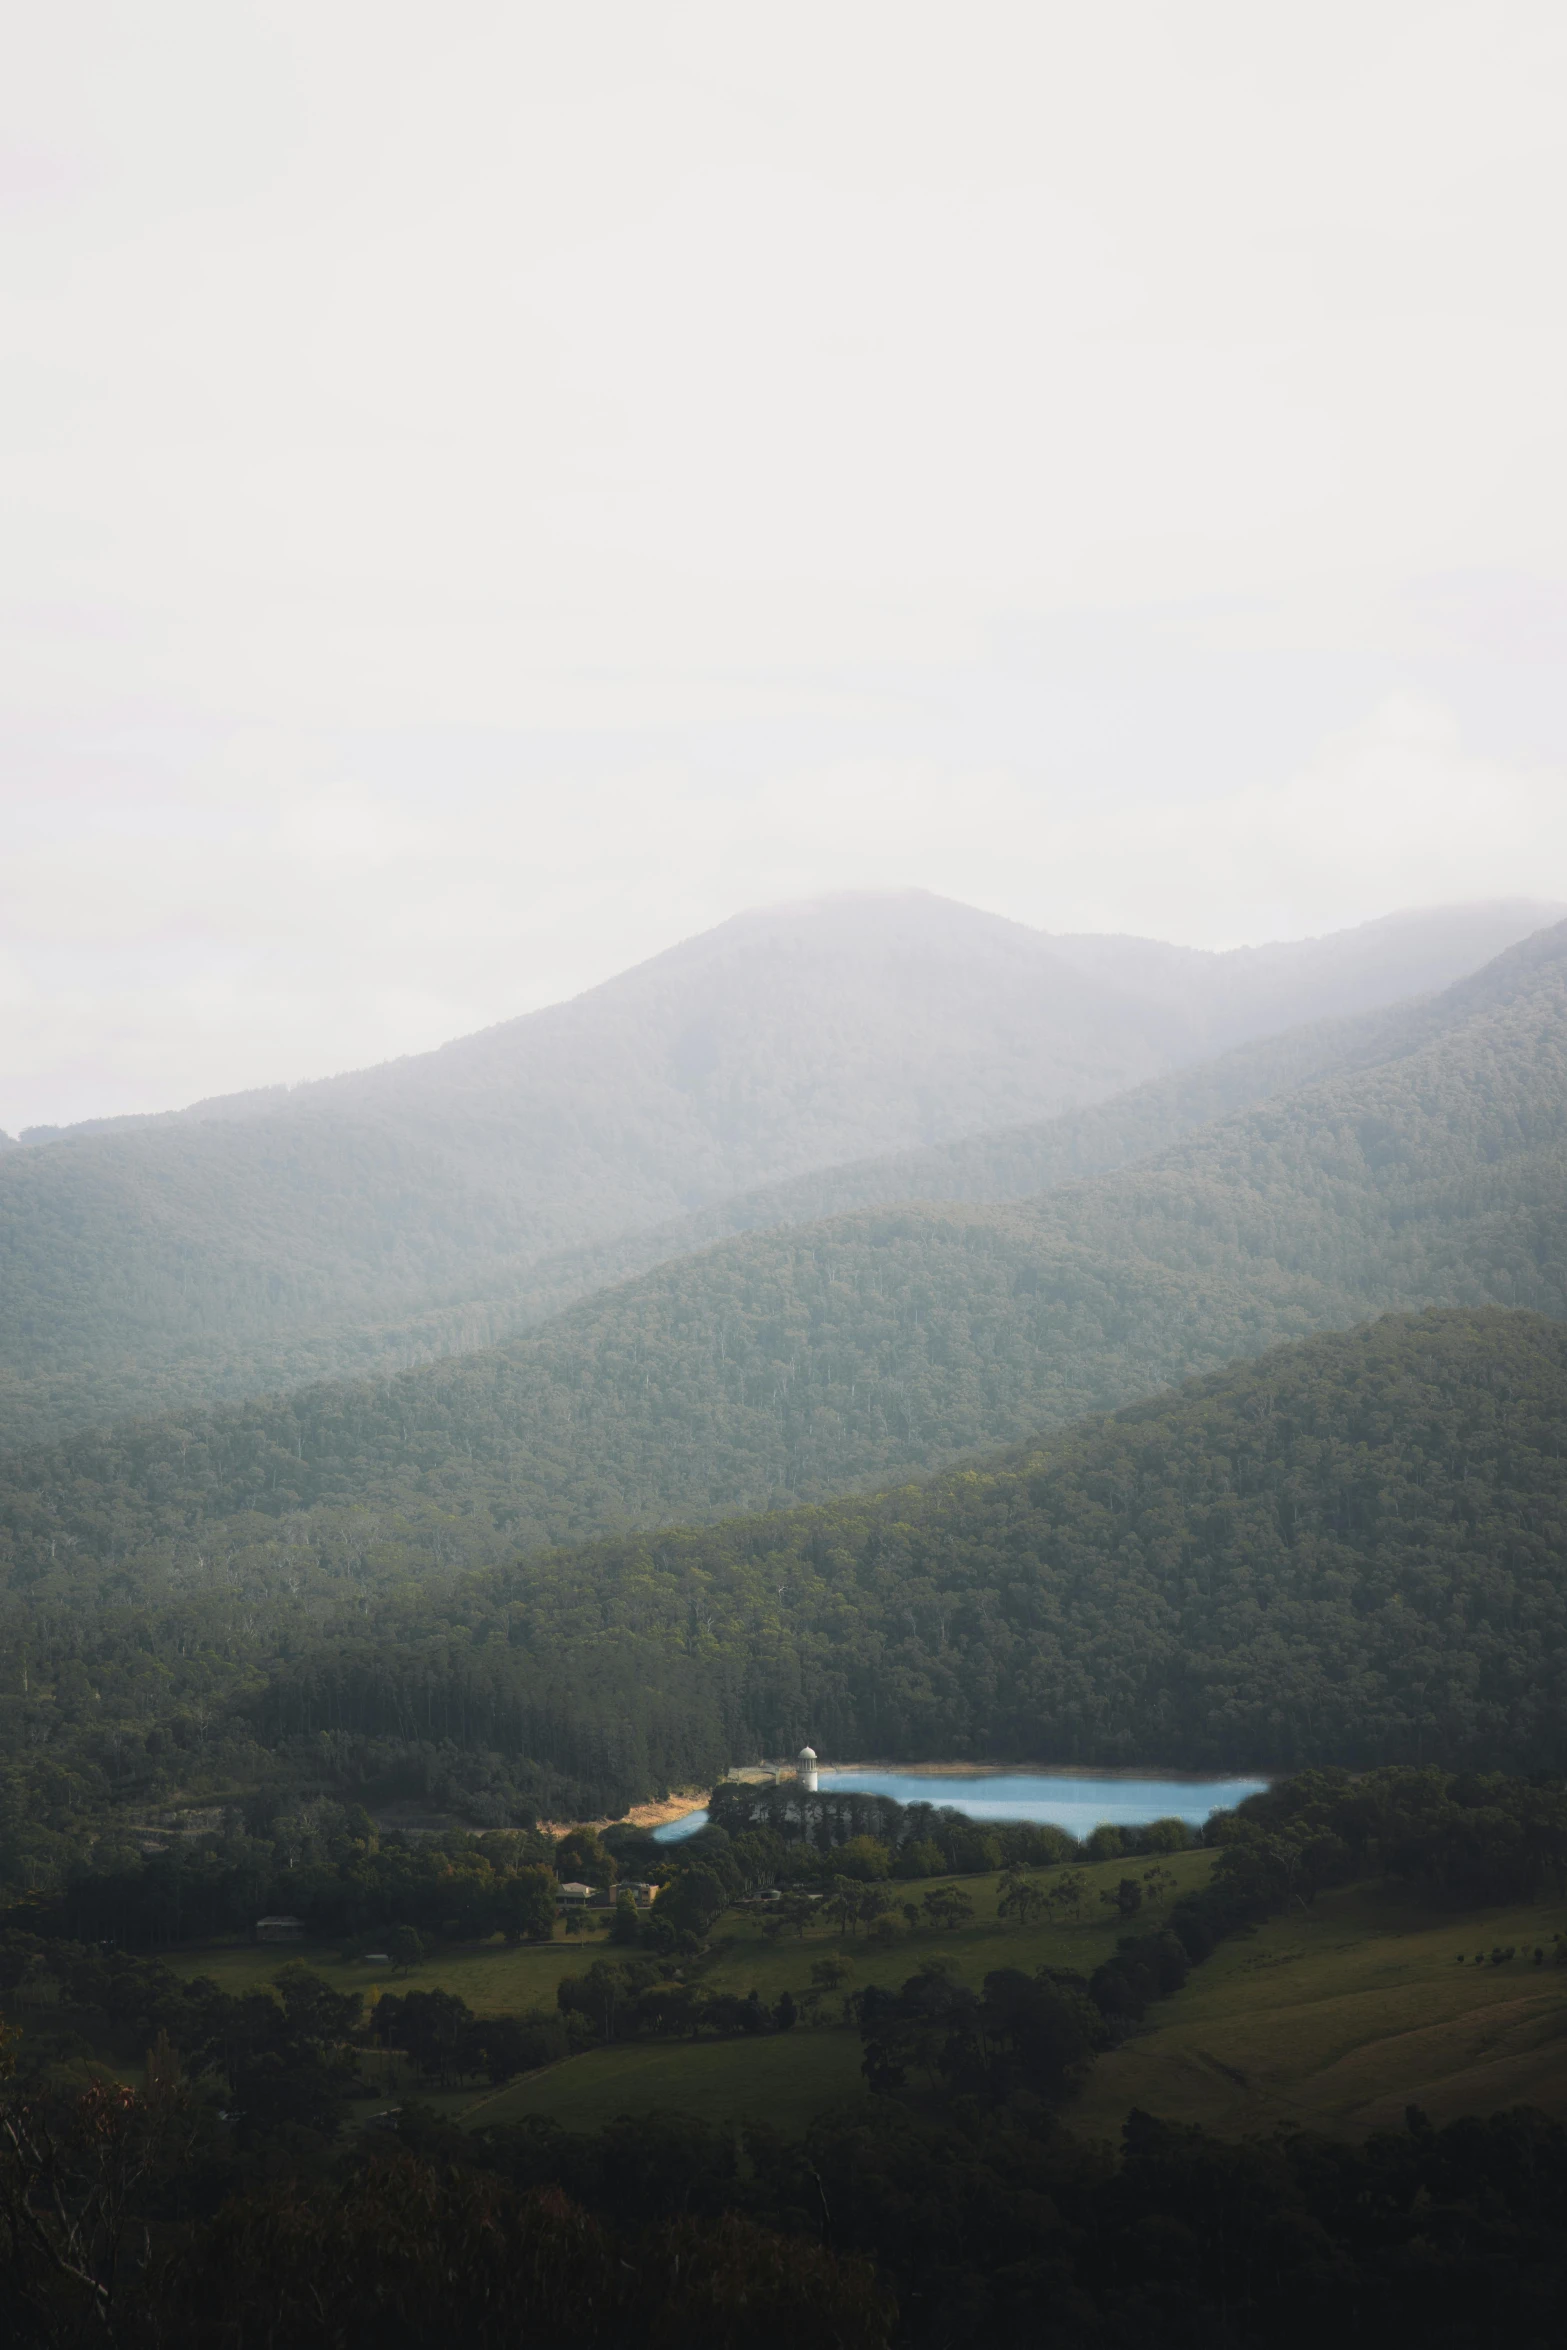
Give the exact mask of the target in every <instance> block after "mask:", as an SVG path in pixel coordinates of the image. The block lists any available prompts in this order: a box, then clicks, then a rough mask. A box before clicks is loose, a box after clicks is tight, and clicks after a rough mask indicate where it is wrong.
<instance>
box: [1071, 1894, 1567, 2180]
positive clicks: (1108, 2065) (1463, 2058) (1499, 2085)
mask: <svg viewBox="0 0 1567 2350" xmlns="http://www.w3.org/2000/svg"><path fill="white" fill-rule="evenodd" d="M1564 1927H1567V1904H1563V1903H1562V1902H1550V1903H1544V1904H1539V1903H1536V1904H1532V1905H1523V1906H1520V1907H1516V1908H1508V1909H1496V1910H1482V1911H1471V1912H1468V1913H1465V1914H1463V1915H1461V1916H1455V1915H1454V1913H1453V1912H1452V1911H1450V1910H1449V1911H1445V1912H1444V1911H1441V1910H1438V1909H1436V1908H1434V1907H1433V1906H1432V1905H1431V1904H1429V1903H1428V1902H1424V1901H1421V1900H1418V1899H1416V1898H1415V1897H1414V1896H1413V1895H1410V1894H1406V1893H1403V1892H1400V1891H1398V1890H1396V1889H1390V1888H1388V1887H1386V1886H1384V1885H1382V1884H1381V1883H1380V1882H1377V1883H1367V1884H1360V1885H1353V1886H1347V1887H1345V1888H1343V1889H1342V1890H1341V1891H1339V1892H1336V1893H1331V1894H1324V1895H1323V1896H1322V1897H1321V1898H1320V1899H1319V1901H1318V1902H1317V1904H1316V1907H1315V1909H1313V1910H1310V1911H1307V1910H1298V1911H1296V1912H1295V1914H1294V1915H1293V1916H1291V1917H1288V1918H1279V1919H1276V1920H1275V1921H1274V1922H1273V1923H1271V1924H1270V1925H1267V1926H1264V1927H1261V1928H1259V1929H1258V1931H1257V1933H1256V1934H1255V1935H1252V1936H1249V1937H1245V1938H1243V1939H1240V1940H1237V1941H1234V1942H1226V1943H1223V1944H1221V1945H1220V1947H1219V1948H1218V1949H1217V1950H1216V1951H1215V1952H1214V1954H1213V1956H1212V1957H1211V1958H1210V1959H1209V1960H1208V1961H1207V1963H1206V1964H1205V1965H1203V1966H1201V1967H1197V1968H1195V1969H1194V1970H1193V1972H1192V1976H1191V1979H1190V1981H1189V1982H1188V1983H1187V1985H1186V1987H1185V1989H1184V1990H1182V1991H1180V1992H1177V1993H1176V1994H1175V1996H1174V1997H1173V1998H1171V1999H1167V2000H1165V2001H1163V2002H1162V2003H1161V2004H1160V2005H1159V2006H1157V2007H1155V2008H1152V2009H1150V2011H1149V2015H1148V2026H1149V2029H1148V2030H1147V2031H1146V2032H1145V2033H1143V2034H1142V2035H1141V2036H1139V2037H1138V2038H1136V2039H1133V2040H1131V2041H1129V2042H1127V2043H1126V2044H1125V2045H1124V2046H1123V2047H1121V2048H1119V2049H1117V2050H1115V2051H1114V2052H1113V2053H1112V2054H1110V2055H1108V2056H1104V2057H1101V2058H1100V2060H1099V2062H1098V2064H1097V2065H1096V2066H1095V2068H1094V2075H1093V2079H1092V2081H1091V2083H1090V2085H1089V2087H1088V2089H1087V2091H1086V2093H1085V2095H1084V2096H1083V2098H1082V2100H1081V2102H1080V2103H1079V2104H1078V2105H1077V2106H1076V2107H1075V2108H1074V2110H1073V2115H1072V2126H1073V2127H1074V2128H1075V2129H1081V2130H1084V2131H1086V2132H1088V2133H1090V2134H1092V2135H1094V2136H1100V2137H1111V2136H1114V2135H1115V2134H1116V2133H1117V2132H1118V2131H1119V2129H1120V2126H1121V2124H1122V2122H1123V2121H1124V2120H1125V2118H1126V2116H1127V2114H1128V2113H1129V2112H1130V2111H1131V2110H1132V2108H1133V2107H1141V2108H1142V2109H1143V2110H1144V2111H1145V2112H1149V2113H1156V2114H1159V2115H1161V2116H1163V2117H1165V2118H1166V2119H1169V2120H1172V2121H1187V2122H1202V2123H1204V2124H1205V2125H1206V2126H1207V2127H1208V2128H1209V2129H1212V2130H1216V2131H1219V2132H1221V2133H1222V2134H1224V2135H1225V2136H1229V2137H1245V2136H1250V2135H1253V2134H1256V2133H1259V2132H1267V2131H1271V2130H1273V2129H1274V2128H1276V2127H1278V2126H1280V2125H1281V2124H1282V2125H1288V2126H1293V2127H1299V2126H1305V2127H1309V2128H1313V2129H1321V2130H1326V2131H1329V2132H1331V2133H1333V2134H1336V2135H1339V2136H1343V2137H1354V2138H1361V2137H1364V2136H1366V2135H1367V2134H1368V2133H1369V2132H1370V2131H1372V2130H1378V2129H1388V2128H1395V2127H1400V2126H1402V2123H1403V2118H1404V2110H1405V2107H1406V2106H1409V2105H1418V2106H1420V2107H1421V2108H1422V2109H1423V2110H1424V2111H1425V2112H1426V2113H1428V2114H1429V2115H1430V2116H1431V2119H1432V2120H1433V2121H1435V2122H1444V2121H1450V2120H1452V2119H1453V2117H1454V2116H1455V2115H1457V2114H1461V2113H1492V2112H1497V2111H1499V2110H1501V2109H1503V2108H1505V2107H1507V2106H1510V2105H1525V2104H1527V2105H1537V2106H1540V2107H1542V2108H1543V2109H1544V2110H1545V2111H1547V2112H1549V2113H1552V2114H1556V2115H1559V2116H1567V1968H1559V1967H1554V1966H1552V1965H1551V1963H1550V1960H1551V1956H1552V1936H1553V1935H1554V1934H1556V1933H1558V1932H1560V1931H1561V1930H1562V1929H1563V1928H1564ZM1509 1944H1511V1945H1514V1946H1515V1947H1516V1948H1517V1950H1518V1951H1519V1952H1520V1953H1521V1954H1522V1955H1520V1956H1519V1957H1516V1958H1514V1959H1512V1960H1510V1961H1509V1962H1507V1963H1506V1964H1504V1965H1500V1966H1492V1965H1490V1964H1485V1965H1482V1966H1476V1965H1475V1964H1474V1956H1475V1953H1476V1952H1477V1951H1483V1952H1486V1953H1489V1952H1490V1951H1491V1949H1492V1948H1493V1947H1501V1948H1506V1947H1507V1946H1508V1945H1509ZM1537 1948H1540V1949H1543V1950H1544V1951H1545V1953H1546V1963H1545V1964H1544V1965H1543V1966H1536V1965H1535V1964H1534V1963H1533V1953H1534V1951H1535V1950H1536V1949H1537ZM1460 1952H1462V1953H1463V1954H1464V1963H1463V1964H1462V1965H1461V1966H1460V1965H1459V1964H1458V1963H1457V1960H1458V1954H1459V1953H1460Z"/></svg>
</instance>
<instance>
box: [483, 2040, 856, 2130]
mask: <svg viewBox="0 0 1567 2350" xmlns="http://www.w3.org/2000/svg"><path fill="white" fill-rule="evenodd" d="M860 2053H861V2052H860V2039H859V2034H858V2033H857V2032H848V2031H842V2030H839V2031H830V2032H828V2031H816V2032H802V2031H793V2032H790V2033H788V2034H780V2035H779V2036H778V2037H777V2038H775V2039H768V2040H699V2041H697V2042H695V2043H694V2044H691V2043H678V2044H674V2045H671V2044H669V2043H667V2042H651V2043H649V2042H639V2043H637V2044H634V2045H632V2046H630V2047H626V2048H605V2049H599V2050H595V2052H594V2053H593V2054H592V2055H591V2056H578V2057H574V2058H573V2059H572V2061H571V2062H570V2063H569V2064H558V2065H555V2066H553V2067H552V2068H551V2069H550V2071H548V2072H546V2073H535V2074H534V2075H533V2076H532V2077H531V2078H530V2079H528V2080H523V2081H513V2082H512V2084H511V2086H510V2087H509V2088H506V2089H501V2090H498V2091H492V2092H490V2093H489V2094H488V2095H481V2096H480V2097H478V2098H477V2099H475V2100H473V2101H472V2102H470V2103H468V2104H466V2105H465V2106H462V2107H460V2108H459V2107H458V2106H457V2105H456V2101H455V2100H454V2101H453V2111H454V2113H455V2115H456V2118H458V2119H459V2120H461V2121H462V2122H463V2123H464V2124H465V2126H468V2127H472V2128H478V2127H482V2126H488V2125H489V2124H490V2123H493V2122H514V2121H521V2120H522V2118H523V2116H524V2115H525V2114H543V2115H547V2116H548V2118H549V2119H550V2120H551V2121H558V2122H564V2123H565V2125H566V2127H567V2128H568V2129H572V2130H596V2129H599V2128H601V2127H602V2125H603V2124H604V2123H605V2122H608V2121H613V2120H614V2119H615V2116H616V2115H617V2114H621V2113H647V2112H649V2111H651V2110H652V2109H653V2108H655V2107H660V2108H662V2109H664V2110H665V2111H678V2112H681V2113H694V2114H696V2115H698V2116H700V2118H701V2119H702V2120H704V2121H710V2122H728V2121H742V2122H743V2121H749V2120H758V2121H766V2122H769V2123H770V2124H771V2125H772V2127H773V2128H774V2129H775V2130H782V2131H784V2132H785V2133H786V2134H787V2135H789V2136H796V2137H797V2136H802V2135H803V2134H804V2131H805V2126H806V2124H807V2122H809V2120H810V2118H811V2116H812V2114H814V2113H819V2112H820V2111H821V2109H822V2107H823V2106H824V2105H830V2104H832V2102H833V2101H834V2099H835V2098H839V2097H846V2096H849V2095H852V2094H853V2093H854V2092H855V2091H856V2090H858V2089H861V2088H863V2086H864V2083H863V2082H862V2080H861V2078H860Z"/></svg>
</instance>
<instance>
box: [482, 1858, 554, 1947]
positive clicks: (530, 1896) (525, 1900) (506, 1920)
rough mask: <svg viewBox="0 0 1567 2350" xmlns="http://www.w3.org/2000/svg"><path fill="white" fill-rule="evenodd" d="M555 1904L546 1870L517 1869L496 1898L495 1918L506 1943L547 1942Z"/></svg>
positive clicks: (550, 1878)
mask: <svg viewBox="0 0 1567 2350" xmlns="http://www.w3.org/2000/svg"><path fill="white" fill-rule="evenodd" d="M556 1904H557V1894H556V1886H555V1879H554V1877H553V1875H552V1874H551V1872H550V1871H549V1870H548V1869H543V1868H531V1869H518V1870H517V1872H516V1873H515V1875H513V1876H510V1877H508V1878H506V1880H505V1881H504V1883H503V1884H502V1886H501V1888H500V1891H499V1893H498V1895H497V1897H496V1902H495V1913H496V1919H497V1922H498V1924H499V1926H500V1929H501V1932H502V1933H503V1934H504V1935H505V1937H506V1939H507V1941H508V1942H549V1941H551V1940H552V1939H553V1938H554V1933H555V1913H556Z"/></svg>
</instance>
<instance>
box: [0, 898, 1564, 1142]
mask: <svg viewBox="0 0 1567 2350" xmlns="http://www.w3.org/2000/svg"><path fill="white" fill-rule="evenodd" d="M906 898H929V899H932V900H935V901H936V902H938V903H940V904H943V905H947V906H952V907H956V908H959V909H960V910H961V911H963V912H966V913H979V914H994V912H995V910H994V909H993V908H988V907H975V906H970V905H969V904H967V902H966V901H964V900H962V899H956V898H951V897H948V896H947V895H946V894H945V893H944V892H942V891H939V890H923V889H919V888H915V887H910V888H905V889H884V890H878V889H873V888H862V889H844V890H827V891H822V892H820V893H818V894H817V895H816V896H814V897H809V898H778V899H774V900H771V901H763V902H761V903H759V904H755V905H750V906H742V907H739V908H737V909H736V910H735V911H734V912H733V913H732V914H728V915H725V916H724V917H722V918H721V919H720V920H719V921H718V922H716V923H713V924H710V925H708V926H706V927H705V928H703V929H701V930H698V931H693V932H690V933H688V934H687V935H686V936H685V937H683V938H679V939H672V940H670V941H669V942H668V943H667V944H666V945H665V946H662V947H659V948H657V949H655V950H654V952H653V953H652V954H651V955H649V956H642V957H639V958H638V959H637V961H636V962H634V963H629V964H625V965H620V966H617V967H616V968H615V969H613V970H611V971H607V972H605V973H603V974H602V975H601V976H599V977H597V978H595V979H592V980H590V981H589V982H588V983H587V984H586V986H584V987H582V988H580V989H575V990H573V991H572V993H571V994H570V995H568V996H563V997H552V998H550V999H548V1000H547V1001H546V1002H544V1003H541V1004H530V1005H525V1006H523V1007H521V1008H520V1009H519V1010H518V1011H516V1012H503V1013H502V1014H501V1015H500V1016H499V1019H498V1020H496V1021H493V1022H486V1023H485V1024H484V1028H481V1029H479V1030H476V1031H464V1032H463V1034H464V1035H469V1034H483V1033H484V1032H485V1029H488V1028H491V1027H504V1026H506V1025H507V1024H508V1023H509V1022H510V1021H512V1020H515V1019H523V1018H526V1017H527V1015H528V1013H529V1012H534V1011H548V1010H550V1009H551V1008H553V1007H555V1006H559V1005H564V1004H569V1003H573V1002H575V1001H577V1000H578V999H579V997H581V996H585V995H591V994H592V993H593V992H594V990H595V989H597V988H600V987H604V986H607V985H609V984H610V983H611V982H613V981H614V980H617V979H622V978H628V977H631V976H633V975H634V974H635V973H636V972H638V971H640V970H642V969H643V968H645V967H646V966H647V965H648V964H652V963H657V962H658V961H660V960H661V959H662V958H663V957H665V956H667V955H671V954H673V953H675V952H677V951H678V949H680V948H681V947H686V946H692V945H696V944H698V943H699V942H700V941H701V940H703V939H705V938H709V937H712V936H714V935H716V934H717V933H719V932H721V931H723V930H725V929H728V928H730V927H731V926H733V925H736V924H740V923H743V922H745V921H746V920H747V919H748V918H752V917H755V918H757V919H761V918H763V917H765V916H767V915H769V914H772V915H785V914H790V913H805V912H809V911H811V910H813V909H815V908H819V907H822V906H827V905H840V904H852V903H853V902H855V901H856V900H859V901H865V902H876V901H882V900H896V899H906ZM1488 905H1495V906H1503V905H1517V906H1519V907H1521V908H1526V909H1528V910H1530V911H1532V912H1538V913H1539V914H1540V915H1541V916H1542V918H1543V919H1542V922H1541V925H1540V927H1542V928H1543V927H1546V926H1548V925H1549V924H1550V923H1551V922H1552V921H1554V920H1555V919H1557V918H1559V916H1560V915H1561V914H1562V913H1564V912H1567V907H1563V906H1560V905H1552V904H1550V903H1549V902H1547V901H1545V900H1541V899H1533V898H1530V897H1527V896H1521V897H1518V898H1516V899H1501V898H1494V899H1469V900H1459V901H1454V902H1453V903H1452V904H1450V905H1444V906H1396V907H1391V908H1389V909H1388V911H1387V912H1386V913H1384V914H1379V915H1372V916H1370V917H1369V918H1368V919H1367V920H1366V921H1364V922H1360V923H1352V924H1346V925H1345V926H1344V927H1343V928H1342V929H1340V930H1330V931H1321V932H1311V933H1303V934H1300V935H1298V936H1297V937H1295V938H1287V939H1244V940H1237V941H1235V942H1234V943H1233V944H1231V945H1227V946H1218V947H1205V946H1194V945H1192V944H1191V943H1190V942H1188V941H1182V940H1173V939H1151V938H1145V937H1143V936H1141V935H1140V934H1138V933H1136V932H1130V931H1120V932H1115V931H1098V932H1094V931H1077V932H1071V931H1059V930H1058V931H1046V930H1043V929H1041V928H1040V927H1039V926H1038V925H1037V924H1032V923H1022V924H1019V925H1018V927H1019V928H1022V929H1024V930H1029V931H1032V932H1033V933H1034V935H1036V936H1037V937H1040V938H1042V939H1046V940H1050V939H1059V940H1060V941H1061V942H1062V943H1063V944H1067V943H1069V942H1071V941H1074V940H1076V941H1081V940H1085V939H1091V938H1098V939H1115V940H1119V941H1123V942H1126V943H1131V944H1136V945H1154V946H1168V947H1175V948H1176V949H1177V950H1178V951H1182V952H1188V953H1192V954H1196V955H1199V956H1207V957H1212V958H1213V959H1215V960H1219V959H1222V958H1223V957H1225V956H1228V955H1233V954H1244V953H1246V952H1248V951H1261V950H1265V949H1267V948H1270V947H1283V946H1292V945H1297V946H1298V945H1306V944H1310V943H1312V941H1313V940H1316V939H1328V938H1340V937H1348V936H1350V935H1352V934H1353V933H1355V932H1356V931H1364V930H1374V929H1377V928H1380V927H1382V926H1383V925H1387V924H1394V923H1397V922H1398V921H1399V920H1400V919H1401V918H1411V919H1418V917H1419V916H1421V915H1422V914H1440V913H1457V912H1461V911H1465V910H1472V909H1479V908H1483V907H1485V906H1488ZM996 919H998V920H999V921H1002V922H1011V921H1013V920H1015V917H1012V916H1007V915H997V916H996ZM460 1041H462V1038H461V1037H440V1038H437V1039H436V1040H435V1041H434V1043H433V1044H419V1045H410V1046H409V1047H407V1048H406V1049H405V1050H404V1051H402V1052H395V1051H394V1052H392V1053H388V1054H384V1055H382V1056H380V1057H379V1058H378V1059H377V1060H376V1061H374V1062H360V1063H353V1064H345V1065H343V1066H342V1067H339V1068H333V1069H314V1070H307V1071H304V1072H302V1073H300V1074H298V1075H294V1076H287V1077H280V1078H274V1079H263V1080H261V1081H260V1082H259V1084H246V1083H243V1082H241V1083H236V1084H232V1085H225V1086H222V1087H220V1088H216V1089H214V1090H213V1091H212V1092H211V1093H208V1094H199V1095H193V1096H187V1097H185V1098H184V1099H182V1100H179V1101H158V1102H146V1103H138V1104H136V1105H134V1106H130V1107H124V1108H119V1107H117V1108H113V1109H85V1110H80V1111H78V1112H77V1113H76V1114H75V1115H74V1116H72V1117H69V1118H52V1119H32V1120H18V1121H16V1122H15V1123H14V1124H11V1125H9V1126H8V1125H7V1124H6V1123H5V1121H4V1119H3V1117H0V1135H8V1136H10V1137H12V1138H13V1139H14V1138H17V1137H21V1136H25V1135H27V1134H28V1133H29V1132H32V1133H44V1134H48V1133H51V1132H56V1131H69V1129H70V1128H71V1127H73V1126H76V1125H81V1124H87V1125H91V1124H94V1123H97V1122H100V1121H102V1120H105V1119H114V1118H138V1117H158V1116H166V1115H168V1114H170V1113H171V1112H176V1111H179V1110H183V1109H189V1108H192V1107H195V1106H199V1104H200V1103H201V1102H203V1101H206V1100H221V1099H223V1098H225V1097H226V1096H230V1095H243V1094H246V1093H250V1092H268V1091H277V1092H284V1093H286V1092H291V1091H294V1090H297V1089H300V1088H304V1087H307V1086H310V1085H313V1084H319V1083H323V1082H325V1081H327V1080H329V1079H331V1078H333V1077H340V1076H351V1075H355V1074H360V1073H363V1072H365V1071H367V1070H370V1069H374V1068H383V1067H390V1066H392V1065H393V1064H394V1063H396V1062H398V1061H403V1060H407V1059H411V1058H417V1057H418V1056H419V1055H420V1054H422V1053H426V1052H429V1051H432V1050H438V1049H439V1047H440V1046H442V1045H445V1044H451V1043H457V1042H460Z"/></svg>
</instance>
